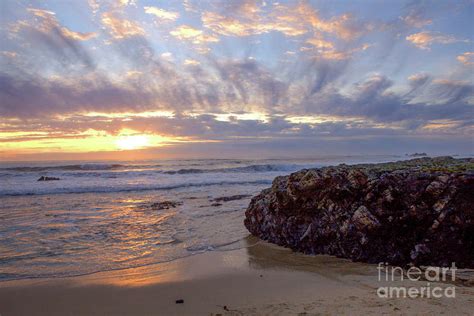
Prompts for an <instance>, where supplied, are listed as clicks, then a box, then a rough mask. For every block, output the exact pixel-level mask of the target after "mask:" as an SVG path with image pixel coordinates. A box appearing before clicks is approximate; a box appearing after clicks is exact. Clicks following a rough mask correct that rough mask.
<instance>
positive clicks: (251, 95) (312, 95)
mask: <svg viewBox="0 0 474 316" xmlns="http://www.w3.org/2000/svg"><path fill="white" fill-rule="evenodd" d="M473 21H474V1H472V0H466V1H463V0H453V1H395V0H390V1H378V0H377V1H376V0H359V1H339V0H336V1H287V2H286V1H217V0H216V1H193V0H182V1H158V0H154V1H148V0H110V1H98V0H89V1H72V0H56V1H14V0H4V1H1V2H0V160H4V161H6V160H45V159H152V158H176V157H180V158H206V157H212V158H231V157H239V158H245V157H248V158H256V157H310V156H315V155H318V156H324V155H365V154H405V153H412V152H427V153H429V154H472V153H474V141H473V136H474V128H473V123H474V111H473V109H474V47H473V42H474V22H473Z"/></svg>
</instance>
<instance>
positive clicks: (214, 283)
mask: <svg viewBox="0 0 474 316" xmlns="http://www.w3.org/2000/svg"><path fill="white" fill-rule="evenodd" d="M247 242H248V247H246V248H243V249H239V250H231V251H218V252H217V251H216V252H207V253H203V254H199V255H195V256H190V257H187V258H183V259H178V260H175V261H171V262H168V263H161V264H155V265H150V266H146V267H140V268H134V269H126V270H116V271H109V272H100V273H95V274H90V275H84V276H79V277H69V278H57V279H30V280H20V281H8V282H2V283H0V313H1V315H6V316H9V315H219V314H221V315H330V314H343V315H362V314H365V315H379V314H396V315H406V314H423V315H430V314H435V313H436V314H444V313H446V314H448V313H449V314H456V315H461V314H466V315H470V314H472V307H473V306H474V288H472V287H465V286H456V298H455V299H452V298H442V299H434V298H429V299H428V298H417V299H410V298H399V299H386V298H379V297H377V294H376V288H377V287H378V286H380V284H378V279H377V270H376V266H375V265H368V264H361V263H353V262H350V261H347V260H344V259H338V258H334V257H329V256H307V255H302V254H297V253H293V252H291V251H290V250H288V249H285V248H281V247H278V246H274V245H271V244H268V243H265V242H262V241H258V240H257V239H255V238H252V237H249V238H248V239H247ZM448 285H449V284H440V286H448ZM181 299H182V300H183V301H184V302H183V303H182V304H177V303H176V301H177V300H181Z"/></svg>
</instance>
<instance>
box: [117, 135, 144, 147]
mask: <svg viewBox="0 0 474 316" xmlns="http://www.w3.org/2000/svg"><path fill="white" fill-rule="evenodd" d="M115 144H116V145H117V147H118V149H121V150H130V149H140V148H144V147H147V146H149V145H150V137H148V136H146V135H132V136H121V137H119V138H118V139H117V140H116V141H115Z"/></svg>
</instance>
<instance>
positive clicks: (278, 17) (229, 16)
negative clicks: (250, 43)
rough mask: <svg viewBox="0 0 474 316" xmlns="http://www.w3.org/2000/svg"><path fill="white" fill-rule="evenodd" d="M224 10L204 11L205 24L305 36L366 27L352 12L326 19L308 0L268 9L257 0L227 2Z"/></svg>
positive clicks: (238, 31)
mask: <svg viewBox="0 0 474 316" xmlns="http://www.w3.org/2000/svg"><path fill="white" fill-rule="evenodd" d="M223 11H224V12H223V13H218V12H209V11H208V12H204V13H203V14H202V22H203V26H204V27H206V28H209V29H210V30H212V31H213V32H215V33H217V34H221V35H225V36H250V35H258V34H264V33H269V32H280V33H282V34H284V35H286V36H301V35H305V34H314V35H316V34H317V33H318V32H324V33H331V34H333V35H335V36H337V37H339V38H342V39H344V40H350V39H353V38H355V37H357V36H358V35H360V34H361V33H362V29H363V27H361V25H358V24H357V23H356V22H355V21H354V19H353V18H352V17H351V16H350V15H348V14H343V15H341V16H336V17H333V18H331V19H323V18H321V17H320V15H319V14H318V12H317V11H316V10H314V9H313V8H312V7H311V6H310V5H309V4H307V3H304V2H300V3H298V4H296V5H282V4H276V3H275V4H273V5H272V9H271V10H270V11H269V12H267V11H265V10H263V9H262V8H260V7H258V5H257V4H256V3H255V2H253V1H243V2H241V3H240V5H232V6H231V7H226V6H224V8H223Z"/></svg>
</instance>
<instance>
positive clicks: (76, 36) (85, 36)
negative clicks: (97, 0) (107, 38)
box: [23, 8, 97, 41]
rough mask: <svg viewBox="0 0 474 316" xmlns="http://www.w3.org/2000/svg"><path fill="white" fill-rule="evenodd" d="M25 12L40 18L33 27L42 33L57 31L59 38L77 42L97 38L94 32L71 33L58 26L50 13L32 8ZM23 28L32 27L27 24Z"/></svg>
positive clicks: (54, 16)
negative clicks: (59, 34)
mask: <svg viewBox="0 0 474 316" xmlns="http://www.w3.org/2000/svg"><path fill="white" fill-rule="evenodd" d="M26 10H27V11H28V12H30V13H31V14H33V15H35V16H37V17H39V18H41V20H40V22H39V23H38V24H36V25H35V26H34V27H35V28H36V29H37V30H39V31H41V32H43V33H50V32H54V31H59V32H60V33H61V36H63V37H64V38H68V39H71V40H78V41H87V40H90V39H91V38H94V37H96V36H97V33H95V32H87V33H81V32H75V31H71V30H70V29H68V28H67V27H64V26H61V25H60V24H59V21H58V20H57V19H56V14H55V13H54V12H52V11H47V10H41V9H34V8H27V9H26ZM23 26H32V25H30V24H28V23H27V24H23Z"/></svg>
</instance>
